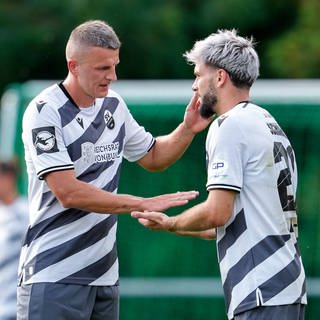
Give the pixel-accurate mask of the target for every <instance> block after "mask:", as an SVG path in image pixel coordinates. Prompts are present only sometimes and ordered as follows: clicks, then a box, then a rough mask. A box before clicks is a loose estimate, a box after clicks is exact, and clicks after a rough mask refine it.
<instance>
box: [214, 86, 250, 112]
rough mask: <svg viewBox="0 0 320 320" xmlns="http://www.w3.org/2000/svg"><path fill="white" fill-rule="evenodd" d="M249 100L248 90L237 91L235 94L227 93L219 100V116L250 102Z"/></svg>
mask: <svg viewBox="0 0 320 320" xmlns="http://www.w3.org/2000/svg"><path fill="white" fill-rule="evenodd" d="M249 99H250V96H249V91H248V90H243V89H236V90H234V91H233V92H226V93H225V94H224V95H222V96H221V97H220V99H218V101H219V102H218V105H217V107H216V110H217V114H218V116H220V115H222V114H224V113H226V112H228V111H229V110H231V109H232V108H234V107H235V106H236V105H237V104H239V103H240V102H243V101H249Z"/></svg>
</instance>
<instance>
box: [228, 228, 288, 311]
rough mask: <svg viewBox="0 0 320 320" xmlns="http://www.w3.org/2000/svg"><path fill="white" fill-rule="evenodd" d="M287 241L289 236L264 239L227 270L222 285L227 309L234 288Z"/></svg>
mask: <svg viewBox="0 0 320 320" xmlns="http://www.w3.org/2000/svg"><path fill="white" fill-rule="evenodd" d="M289 239H290V235H289V234H285V235H274V236H268V237H265V238H264V239H263V240H261V241H260V242H259V243H257V244H256V245H255V246H254V247H252V248H251V249H250V250H249V251H248V252H247V253H246V254H245V255H244V256H243V257H242V258H241V259H240V260H239V262H238V263H237V264H235V265H234V266H233V267H232V268H230V269H229V271H228V275H227V277H226V280H225V281H224V283H223V289H224V292H225V300H226V305H227V308H229V304H230V300H231V292H232V290H233V288H234V286H236V285H237V284H238V283H239V282H240V281H241V280H242V279H243V278H244V277H245V276H246V275H247V274H248V273H249V272H250V271H251V270H253V269H254V268H256V267H257V266H258V265H259V264H260V263H262V262H263V261H264V260H265V259H267V258H269V257H270V256H271V255H272V254H274V253H275V252H276V251H277V250H279V249H280V248H282V247H283V246H284V245H285V243H286V241H288V240H289Z"/></svg>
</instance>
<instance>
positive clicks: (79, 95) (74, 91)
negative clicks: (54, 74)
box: [62, 75, 95, 108]
mask: <svg viewBox="0 0 320 320" xmlns="http://www.w3.org/2000/svg"><path fill="white" fill-rule="evenodd" d="M62 85H63V86H64V88H65V90H66V91H67V93H68V95H69V96H70V97H69V98H71V99H70V100H71V101H73V103H74V104H75V105H76V106H77V107H79V108H86V107H91V106H92V105H93V104H94V102H95V98H93V97H90V96H88V95H86V94H85V93H84V92H83V90H82V89H81V88H79V86H78V84H77V83H76V82H75V81H74V80H72V78H71V77H70V75H68V76H67V78H66V79H65V80H64V81H63V82H62Z"/></svg>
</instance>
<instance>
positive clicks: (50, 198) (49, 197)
mask: <svg viewBox="0 0 320 320" xmlns="http://www.w3.org/2000/svg"><path fill="white" fill-rule="evenodd" d="M56 201H57V198H56V197H55V195H54V194H53V193H52V192H51V191H47V192H44V193H43V194H42V197H41V200H40V204H39V208H38V210H41V209H42V208H43V207H49V206H51V205H53V204H54V203H55V202H56Z"/></svg>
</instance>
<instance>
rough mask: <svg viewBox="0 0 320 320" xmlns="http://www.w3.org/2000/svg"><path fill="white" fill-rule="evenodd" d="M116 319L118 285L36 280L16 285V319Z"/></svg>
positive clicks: (117, 315)
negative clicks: (83, 284) (40, 281)
mask: <svg viewBox="0 0 320 320" xmlns="http://www.w3.org/2000/svg"><path fill="white" fill-rule="evenodd" d="M44 319H45V320H59V319H68V320H72V319H74V320H118V319H119V287H118V286H117V285H115V286H108V287H107V286H106V287H101V286H82V285H73V284H60V283H35V284H31V285H22V286H19V287H18V311H17V320H44Z"/></svg>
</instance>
